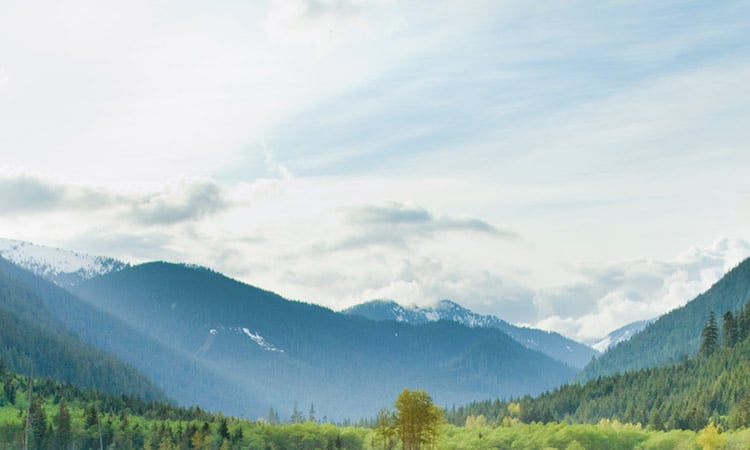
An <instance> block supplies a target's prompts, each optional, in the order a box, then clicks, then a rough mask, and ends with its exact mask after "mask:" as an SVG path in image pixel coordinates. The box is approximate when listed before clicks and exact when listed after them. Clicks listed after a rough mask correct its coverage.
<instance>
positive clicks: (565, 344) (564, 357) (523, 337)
mask: <svg viewBox="0 0 750 450" xmlns="http://www.w3.org/2000/svg"><path fill="white" fill-rule="evenodd" d="M342 313H344V314H349V315H359V316H362V317H366V318H368V319H370V320H376V321H386V320H393V321H396V322H404V323H411V324H424V323H429V322H434V321H437V320H448V321H452V322H456V323H460V324H462V325H466V326H468V327H471V328H477V327H491V328H496V329H498V330H500V331H502V332H504V333H506V334H507V335H509V336H510V337H511V338H512V339H513V340H515V341H516V342H519V343H520V344H522V345H523V346H524V347H526V348H529V349H532V350H536V351H539V352H541V353H544V354H545V355H547V356H549V357H551V358H554V359H557V360H558V361H562V362H563V363H565V364H567V365H569V366H571V367H576V368H578V369H581V368H583V367H584V366H585V365H586V364H588V363H589V362H590V361H591V358H593V357H595V356H598V354H599V352H597V351H596V350H595V349H593V348H591V347H588V346H586V345H585V344H581V343H579V342H576V341H574V340H572V339H568V338H566V337H565V336H562V335H561V334H559V333H555V332H550V331H545V330H538V329H534V328H527V327H519V326H516V325H512V324H510V323H508V322H507V321H505V320H502V319H500V318H498V317H496V316H493V315H482V314H478V313H475V312H473V311H471V310H469V309H467V308H465V307H463V306H461V305H459V304H458V303H456V302H454V301H451V300H447V299H443V300H440V301H439V302H438V303H437V304H436V305H435V306H431V307H430V306H428V307H419V306H416V305H413V306H403V305H400V304H399V303H397V302H395V301H393V300H386V299H380V300H371V301H369V302H365V303H360V304H358V305H355V306H352V307H350V308H346V309H344V310H342Z"/></svg>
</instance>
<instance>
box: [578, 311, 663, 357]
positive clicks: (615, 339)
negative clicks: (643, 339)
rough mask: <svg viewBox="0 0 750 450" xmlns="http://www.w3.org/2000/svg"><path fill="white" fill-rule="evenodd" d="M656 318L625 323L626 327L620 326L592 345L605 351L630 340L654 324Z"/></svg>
mask: <svg viewBox="0 0 750 450" xmlns="http://www.w3.org/2000/svg"><path fill="white" fill-rule="evenodd" d="M655 320H656V319H651V320H640V321H638V322H633V323H630V324H628V325H625V326H624V327H622V328H618V329H616V330H615V331H613V332H611V333H609V334H608V335H606V336H605V337H603V338H602V339H601V340H600V341H599V342H597V343H595V344H593V345H592V347H593V348H595V349H597V350H599V351H600V352H602V353H604V352H606V351H607V350H609V349H610V348H612V347H614V346H616V345H617V344H619V343H620V342H625V341H627V340H629V339H630V338H631V337H633V336H635V335H636V334H638V333H640V332H641V331H643V330H644V329H645V328H646V327H647V326H649V325H650V324H652V323H653V322H654V321H655Z"/></svg>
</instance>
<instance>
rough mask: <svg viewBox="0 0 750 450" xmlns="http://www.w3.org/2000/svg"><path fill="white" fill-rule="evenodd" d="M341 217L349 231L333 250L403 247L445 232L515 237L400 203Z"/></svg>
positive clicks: (479, 222)
mask: <svg viewBox="0 0 750 450" xmlns="http://www.w3.org/2000/svg"><path fill="white" fill-rule="evenodd" d="M341 214H342V216H343V219H344V222H345V223H346V224H347V225H349V226H350V227H351V229H352V231H351V235H350V236H348V237H346V238H344V239H341V240H340V241H338V242H337V243H336V244H335V245H334V246H333V247H332V250H344V249H359V248H362V247H366V246H369V245H384V246H395V247H401V248H406V247H408V245H409V243H410V242H411V241H414V240H420V239H432V238H434V237H435V235H436V234H440V233H446V232H469V233H480V234H485V235H487V236H490V237H495V238H505V239H514V238H516V237H518V236H517V234H516V233H514V232H512V231H509V230H501V229H498V228H496V227H495V226H493V225H491V224H489V223H487V222H485V221H482V220H480V219H476V218H471V217H469V218H458V217H445V216H435V215H434V214H432V213H431V212H429V211H427V210H426V209H424V208H421V207H418V206H408V205H403V204H400V203H389V204H387V205H368V206H357V207H351V208H346V209H344V210H343V211H342V213H341Z"/></svg>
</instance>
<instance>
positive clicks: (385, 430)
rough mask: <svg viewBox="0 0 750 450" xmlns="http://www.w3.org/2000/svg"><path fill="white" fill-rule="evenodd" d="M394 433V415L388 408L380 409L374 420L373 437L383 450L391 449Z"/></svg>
mask: <svg viewBox="0 0 750 450" xmlns="http://www.w3.org/2000/svg"><path fill="white" fill-rule="evenodd" d="M396 431H397V430H396V414H394V413H393V411H391V410H389V409H388V408H381V409H380V411H378V415H377V417H376V419H375V437H376V439H378V441H379V442H382V443H383V450H389V449H391V448H393V438H395V437H396Z"/></svg>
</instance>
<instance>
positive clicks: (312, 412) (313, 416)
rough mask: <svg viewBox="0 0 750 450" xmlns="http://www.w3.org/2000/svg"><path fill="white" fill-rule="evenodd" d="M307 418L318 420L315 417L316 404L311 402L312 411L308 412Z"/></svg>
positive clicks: (312, 420) (313, 420) (311, 420)
mask: <svg viewBox="0 0 750 450" xmlns="http://www.w3.org/2000/svg"><path fill="white" fill-rule="evenodd" d="M307 420H308V421H309V422H317V419H315V405H314V404H312V403H310V411H309V412H308V413H307Z"/></svg>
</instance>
